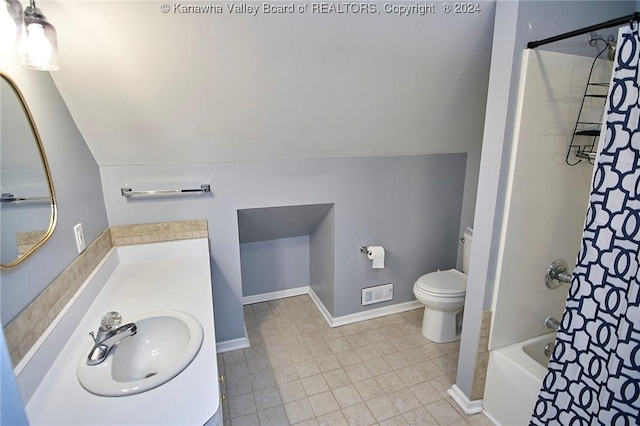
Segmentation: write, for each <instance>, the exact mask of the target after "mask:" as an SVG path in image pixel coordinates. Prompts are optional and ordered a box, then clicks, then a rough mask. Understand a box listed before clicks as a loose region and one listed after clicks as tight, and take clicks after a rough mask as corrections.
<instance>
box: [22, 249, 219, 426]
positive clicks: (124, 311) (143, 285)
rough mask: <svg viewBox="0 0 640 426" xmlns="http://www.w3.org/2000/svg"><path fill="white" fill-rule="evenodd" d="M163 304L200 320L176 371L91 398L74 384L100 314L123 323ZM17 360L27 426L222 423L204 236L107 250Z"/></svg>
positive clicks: (164, 307)
mask: <svg viewBox="0 0 640 426" xmlns="http://www.w3.org/2000/svg"><path fill="white" fill-rule="evenodd" d="M166 310H171V311H181V312H185V313H188V314H189V315H190V316H192V317H194V318H195V319H197V321H198V322H199V323H200V324H201V326H202V331H203V335H204V337H203V340H202V345H201V347H200V349H199V351H198V353H197V355H196V356H195V358H194V359H193V361H191V363H190V364H189V365H188V366H187V367H186V368H185V369H184V370H182V372H181V373H179V374H178V375H177V376H176V377H174V378H173V379H171V380H169V381H167V382H166V383H164V384H162V385H160V386H158V387H156V388H153V389H150V390H147V391H145V392H141V393H137V394H132V395H127V396H107V397H106V396H98V395H95V394H93V393H90V392H88V391H87V390H85V389H84V388H83V386H81V384H80V382H79V380H78V377H77V368H78V363H79V362H84V361H85V360H86V356H87V353H88V351H89V349H90V348H91V347H92V345H93V341H92V339H91V337H90V336H89V332H91V331H93V332H95V331H96V330H97V328H98V326H99V324H100V319H101V317H102V316H103V315H104V314H105V313H106V312H108V311H118V312H120V314H121V315H122V319H123V323H126V322H127V319H130V318H135V317H136V316H140V315H146V314H148V313H153V312H159V311H166ZM79 312H80V313H81V314H82V315H81V319H80V320H79V321H78V320H75V322H74V321H73V317H74V316H76V317H78V316H79V315H80V314H79ZM65 334H66V341H61V340H62V339H65ZM127 338H129V337H127ZM59 348H61V349H59ZM23 364H24V366H23V368H22V371H19V372H17V378H18V384H19V387H20V389H21V393H22V396H23V398H24V400H25V401H24V402H25V403H26V412H27V416H28V419H29V422H30V423H31V424H32V425H54V424H58V425H87V424H91V425H116V424H117V425H127V424H130V425H134V424H135V425H177V424H180V425H203V424H208V425H217V424H222V410H221V409H220V407H221V405H220V389H219V384H218V383H219V382H218V367H217V358H216V344H215V329H214V318H213V299H212V296H211V273H210V266H209V249H208V241H207V239H206V238H201V239H192V240H181V241H172V242H162V243H151V244H142V245H133V246H120V247H116V248H114V249H112V250H111V251H110V252H109V254H108V255H107V256H106V258H105V259H104V260H103V262H102V263H101V264H100V266H99V267H98V268H97V270H96V271H95V272H94V273H93V274H92V275H91V277H90V278H89V279H88V280H87V282H86V283H85V285H83V287H82V288H81V289H80V291H78V294H77V295H76V296H75V297H74V300H72V302H71V303H70V304H69V305H68V307H67V308H65V309H64V310H63V312H62V313H61V314H60V315H59V317H58V318H56V320H55V321H54V323H53V324H52V325H51V327H50V330H47V332H45V335H43V337H42V338H41V340H40V341H39V342H38V344H37V345H36V347H34V350H33V351H32V353H30V354H29V355H28V359H27V360H26V361H25V362H24V363H23ZM38 371H40V372H41V373H40V374H41V375H43V377H41V378H39V377H38Z"/></svg>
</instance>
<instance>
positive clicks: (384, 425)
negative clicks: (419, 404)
mask: <svg viewBox="0 0 640 426" xmlns="http://www.w3.org/2000/svg"><path fill="white" fill-rule="evenodd" d="M408 424H409V423H408V422H407V421H406V420H405V418H404V417H402V416H395V417H392V418H390V419H387V420H384V421H381V422H380V423H378V425H379V426H407V425H408Z"/></svg>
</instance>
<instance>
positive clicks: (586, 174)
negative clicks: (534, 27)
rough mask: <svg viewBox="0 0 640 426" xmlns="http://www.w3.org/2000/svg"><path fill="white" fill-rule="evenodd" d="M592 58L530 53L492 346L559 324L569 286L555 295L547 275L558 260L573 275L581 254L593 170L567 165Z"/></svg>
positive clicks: (606, 71) (599, 67) (603, 70)
mask: <svg viewBox="0 0 640 426" xmlns="http://www.w3.org/2000/svg"><path fill="white" fill-rule="evenodd" d="M592 62H593V58H588V57H584V56H576V55H568V54H564V53H555V52H544V51H527V52H525V61H524V62H523V66H524V70H525V72H526V74H525V75H524V81H523V83H522V84H524V90H523V91H522V96H521V100H520V101H521V104H522V109H521V114H520V117H519V127H518V128H519V133H518V134H516V135H515V140H514V154H513V156H512V162H511V170H512V174H511V181H510V184H509V187H508V190H507V200H506V204H507V206H506V210H505V224H504V229H503V233H504V238H503V242H502V250H501V253H500V256H499V259H498V274H497V279H496V281H497V284H496V289H495V295H494V308H493V311H494V321H493V326H492V330H491V339H490V342H489V347H490V349H491V350H494V349H498V348H500V347H503V346H507V345H510V344H513V343H517V342H521V341H523V340H526V339H529V338H532V337H535V336H538V335H541V334H544V333H548V332H549V329H548V328H546V327H545V324H544V322H545V318H546V317H548V316H553V317H555V318H560V317H561V314H562V312H563V309H564V305H565V302H566V294H567V290H568V286H566V285H565V286H563V287H561V288H558V289H555V290H550V289H548V288H547V287H546V286H545V284H544V275H545V272H546V270H547V268H548V266H549V264H550V263H551V262H552V261H553V260H555V259H559V258H561V259H565V260H566V261H567V263H568V264H569V265H570V266H569V270H570V271H572V270H573V267H574V265H575V261H576V256H577V253H578V249H579V247H580V238H581V235H582V227H583V225H584V220H585V213H586V210H587V202H588V199H589V189H590V182H591V175H592V171H593V166H591V165H590V164H588V162H584V163H581V164H579V165H577V166H574V167H571V166H568V165H566V164H565V162H564V158H565V156H566V149H567V146H568V141H569V140H570V138H571V133H572V132H573V129H574V126H575V120H576V119H577V116H578V108H579V106H580V101H581V99H582V94H583V93H584V88H585V85H586V83H587V77H588V74H589V69H590V67H591V63H592ZM593 75H594V77H593V81H598V82H604V83H607V82H608V81H609V79H610V76H611V62H609V61H606V60H601V61H598V63H597V64H596V66H595V67H594V71H593Z"/></svg>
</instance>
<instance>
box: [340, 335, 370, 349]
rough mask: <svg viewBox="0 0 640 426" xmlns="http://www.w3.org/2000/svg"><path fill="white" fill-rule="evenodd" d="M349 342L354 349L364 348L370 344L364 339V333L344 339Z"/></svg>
mask: <svg viewBox="0 0 640 426" xmlns="http://www.w3.org/2000/svg"><path fill="white" fill-rule="evenodd" d="M344 338H345V339H346V340H347V342H349V344H350V345H351V347H352V348H357V347H358V346H364V345H366V344H368V343H369V341H368V340H367V338H366V337H364V335H363V333H356V334H350V335H348V336H345V337H344Z"/></svg>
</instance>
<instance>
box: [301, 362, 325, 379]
mask: <svg viewBox="0 0 640 426" xmlns="http://www.w3.org/2000/svg"><path fill="white" fill-rule="evenodd" d="M295 366H296V370H297V371H298V376H299V377H300V378H301V379H303V378H305V377H310V376H315V375H318V374H320V369H319V368H318V364H316V362H315V361H313V360H310V361H303V362H299V363H297V364H295Z"/></svg>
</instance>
